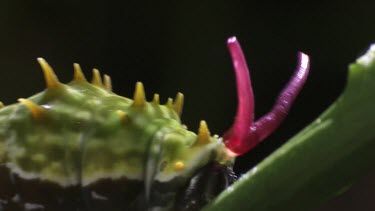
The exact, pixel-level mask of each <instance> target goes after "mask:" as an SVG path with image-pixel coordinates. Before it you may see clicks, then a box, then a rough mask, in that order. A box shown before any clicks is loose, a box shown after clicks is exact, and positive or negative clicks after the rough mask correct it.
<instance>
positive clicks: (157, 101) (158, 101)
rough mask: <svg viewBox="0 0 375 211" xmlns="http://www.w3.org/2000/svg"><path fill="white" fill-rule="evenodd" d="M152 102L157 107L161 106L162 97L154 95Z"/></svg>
mask: <svg viewBox="0 0 375 211" xmlns="http://www.w3.org/2000/svg"><path fill="white" fill-rule="evenodd" d="M152 102H153V103H155V104H156V105H159V104H160V96H159V94H156V93H155V94H154V98H153V99H152Z"/></svg>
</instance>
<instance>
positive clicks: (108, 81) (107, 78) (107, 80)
mask: <svg viewBox="0 0 375 211" xmlns="http://www.w3.org/2000/svg"><path fill="white" fill-rule="evenodd" d="M104 87H105V88H106V89H107V90H108V91H110V92H112V80H111V77H110V76H109V75H104Z"/></svg>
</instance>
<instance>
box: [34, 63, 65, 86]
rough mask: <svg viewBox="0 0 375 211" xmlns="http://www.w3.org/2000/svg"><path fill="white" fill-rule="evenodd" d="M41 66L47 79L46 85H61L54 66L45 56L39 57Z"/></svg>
mask: <svg viewBox="0 0 375 211" xmlns="http://www.w3.org/2000/svg"><path fill="white" fill-rule="evenodd" d="M37 60H38V62H39V64H40V66H41V67H42V70H43V73H44V78H45V80H46V85H47V88H48V89H55V88H57V87H58V86H60V82H59V79H58V78H57V76H56V74H55V72H54V71H53V69H52V67H51V66H50V65H49V64H48V63H47V62H46V60H44V59H43V58H38V59H37Z"/></svg>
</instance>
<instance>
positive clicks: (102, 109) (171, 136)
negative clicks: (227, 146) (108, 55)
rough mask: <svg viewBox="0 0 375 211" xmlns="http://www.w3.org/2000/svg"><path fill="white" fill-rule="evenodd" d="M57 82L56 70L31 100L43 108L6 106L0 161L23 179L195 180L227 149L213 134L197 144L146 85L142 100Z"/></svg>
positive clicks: (66, 182)
mask: <svg viewBox="0 0 375 211" xmlns="http://www.w3.org/2000/svg"><path fill="white" fill-rule="evenodd" d="M48 74H50V73H49V72H48ZM54 80H55V79H54V77H52V76H51V74H50V77H49V78H48V77H47V86H48V88H47V89H46V90H45V91H43V92H41V93H39V94H36V95H34V96H32V97H30V98H28V100H29V102H30V103H31V102H32V103H31V104H34V105H35V107H37V109H31V108H30V107H28V106H26V105H25V103H17V104H13V105H9V106H6V107H3V108H1V109H0V165H5V166H7V167H8V168H10V169H11V171H12V172H13V173H16V174H18V175H19V176H20V177H21V178H24V179H40V180H47V181H50V182H54V183H58V184H60V185H62V186H70V185H77V184H82V185H88V184H90V183H93V182H95V181H98V180H100V179H106V178H111V179H119V178H123V177H126V178H128V179H135V180H140V181H144V180H147V181H148V183H151V182H152V181H153V180H158V181H169V180H171V179H173V178H175V177H178V176H181V175H182V176H184V177H186V178H189V176H191V175H192V174H193V173H194V172H195V171H196V170H197V169H199V168H200V167H202V166H203V165H205V164H207V163H208V162H210V160H212V159H215V158H216V157H215V156H213V154H215V155H216V154H217V153H216V151H217V150H221V148H222V145H223V144H222V143H221V142H220V141H217V140H215V139H214V138H211V137H209V138H207V141H208V142H207V143H206V144H198V145H197V144H195V143H196V142H197V139H198V138H197V135H196V134H195V133H193V132H190V131H188V130H186V128H185V126H184V125H182V124H181V122H180V117H179V115H178V113H177V112H176V110H175V109H174V108H173V107H171V105H160V104H159V103H158V102H146V101H144V99H143V98H142V96H144V93H143V92H144V91H143V86H142V89H139V90H138V91H139V92H138V94H135V96H138V97H139V99H140V100H139V99H138V104H136V103H135V102H136V100H134V101H133V100H132V99H128V98H124V97H121V96H118V95H116V94H114V93H112V92H111V91H109V90H108V89H106V88H105V87H103V86H102V85H101V84H100V83H101V82H97V83H99V85H95V84H91V83H88V82H87V81H85V80H83V79H79V80H78V79H77V80H73V81H72V82H71V83H69V84H62V83H60V82H58V81H57V82H56V81H54ZM138 85H139V84H138ZM140 85H141V84H140ZM172 106H173V105H172ZM33 110H36V111H38V110H41V111H40V112H39V114H38V115H36V116H35V115H34V113H33ZM119 111H120V113H121V112H122V115H121V114H119ZM176 163H178V165H177V167H176Z"/></svg>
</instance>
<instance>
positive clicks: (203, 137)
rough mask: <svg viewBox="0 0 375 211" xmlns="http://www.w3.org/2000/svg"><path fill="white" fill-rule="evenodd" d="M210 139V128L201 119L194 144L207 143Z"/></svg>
mask: <svg viewBox="0 0 375 211" xmlns="http://www.w3.org/2000/svg"><path fill="white" fill-rule="evenodd" d="M210 141H211V136H210V130H209V129H208V126H207V123H206V121H204V120H202V121H201V122H200V124H199V129H198V137H197V141H196V142H195V144H194V145H203V144H208V143H210Z"/></svg>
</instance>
